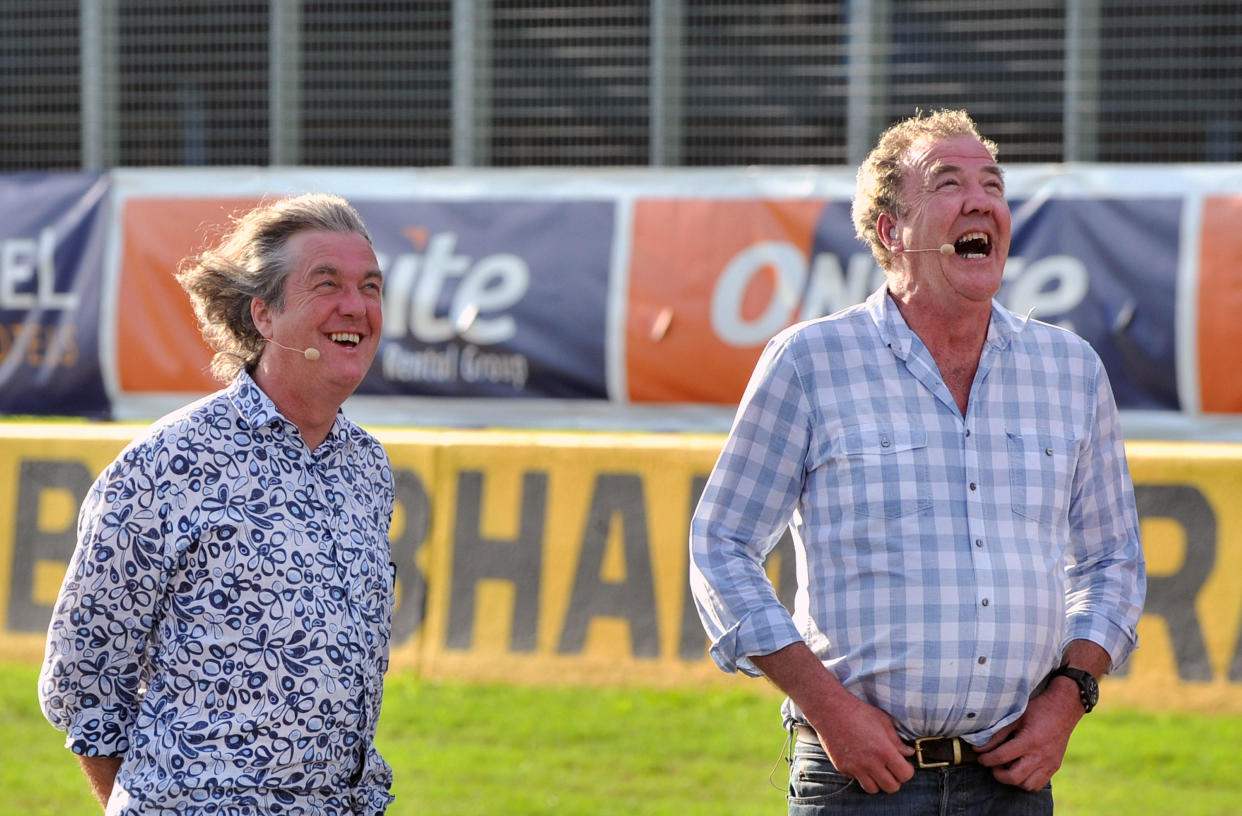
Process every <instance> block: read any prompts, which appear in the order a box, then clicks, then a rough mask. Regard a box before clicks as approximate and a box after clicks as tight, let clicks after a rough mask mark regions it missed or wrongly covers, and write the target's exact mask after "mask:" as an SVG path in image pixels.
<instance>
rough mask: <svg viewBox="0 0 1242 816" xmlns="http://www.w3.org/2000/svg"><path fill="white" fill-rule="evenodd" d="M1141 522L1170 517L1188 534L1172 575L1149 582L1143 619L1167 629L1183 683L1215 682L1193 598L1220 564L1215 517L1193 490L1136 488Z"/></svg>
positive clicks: (1149, 577) (1197, 490)
mask: <svg viewBox="0 0 1242 816" xmlns="http://www.w3.org/2000/svg"><path fill="white" fill-rule="evenodd" d="M1134 501H1135V504H1136V505H1137V506H1138V514H1139V518H1140V519H1143V518H1151V517H1157V518H1167V519H1172V520H1173V521H1175V522H1177V523H1178V524H1180V525H1181V526H1182V529H1183V530H1185V533H1186V559H1185V561H1184V562H1183V563H1182V568H1181V569H1179V570H1178V571H1177V572H1175V573H1173V574H1172V575H1160V576H1156V577H1152V576H1150V575H1149V576H1148V577H1147V604H1146V606H1145V607H1144V609H1143V614H1145V615H1159V616H1160V617H1162V618H1164V620H1165V623H1167V624H1168V627H1169V636H1170V638H1171V639H1172V641H1173V655H1174V658H1175V659H1176V660H1177V674H1178V676H1179V677H1181V678H1182V679H1183V680H1203V681H1207V680H1211V679H1212V666H1211V663H1209V661H1208V656H1207V648H1206V646H1205V645H1204V641H1203V627H1202V626H1200V624H1199V617H1198V615H1197V613H1196V612H1195V599H1196V598H1198V597H1199V591H1200V590H1202V589H1203V584H1204V583H1205V582H1206V581H1207V579H1208V576H1209V575H1211V574H1212V568H1213V567H1214V566H1215V565H1216V513H1214V512H1213V511H1212V505H1210V504H1208V501H1207V499H1206V498H1205V497H1204V495H1203V494H1202V493H1201V492H1199V489H1198V488H1197V487H1194V486H1193V485H1135V486H1134Z"/></svg>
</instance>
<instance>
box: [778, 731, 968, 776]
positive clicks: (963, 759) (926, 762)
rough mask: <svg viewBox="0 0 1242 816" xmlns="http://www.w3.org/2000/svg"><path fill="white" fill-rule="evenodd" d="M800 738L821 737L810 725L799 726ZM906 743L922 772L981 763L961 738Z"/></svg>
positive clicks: (926, 739) (940, 738)
mask: <svg viewBox="0 0 1242 816" xmlns="http://www.w3.org/2000/svg"><path fill="white" fill-rule="evenodd" d="M798 737H799V739H802V740H803V741H805V742H816V743H818V742H819V735H818V734H816V733H815V729H813V728H811V726H809V725H799V726H798ZM904 742H905V743H906V745H909V746H910V747H911V748H913V749H914V756H912V757H910V758H909V759H910V764H912V765H913V766H914V767H916V768H919V769H920V770H925V769H927V768H952V767H954V766H957V765H973V764H976V763H978V762H979V752H978V751H976V750H975V747H974V746H973V745H971V744H970V743H969V742H967V741H966V740H964V739H962V738H961V737H919V738H918V739H916V740H913V741H904Z"/></svg>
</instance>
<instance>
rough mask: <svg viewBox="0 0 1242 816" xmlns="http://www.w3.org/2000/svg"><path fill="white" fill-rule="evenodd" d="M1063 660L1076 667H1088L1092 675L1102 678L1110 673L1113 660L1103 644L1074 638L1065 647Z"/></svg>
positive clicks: (1066, 663)
mask: <svg viewBox="0 0 1242 816" xmlns="http://www.w3.org/2000/svg"><path fill="white" fill-rule="evenodd" d="M1061 662H1062V663H1064V664H1065V665H1067V666H1073V667H1074V668H1076V669H1086V670H1087V671H1089V672H1091V676H1092V677H1094V678H1095V679H1097V680H1098V679H1100V678H1101V677H1103V676H1104V675H1106V674H1108V670H1109V668H1111V667H1112V664H1113V661H1112V658H1111V657H1109V655H1108V652H1106V651H1105V650H1104V648H1103V647H1102V646H1100V645H1099V644H1098V643H1095V642H1093V641H1090V640H1074V641H1070V644H1069V645H1068V646H1066V647H1065V654H1063V655H1061Z"/></svg>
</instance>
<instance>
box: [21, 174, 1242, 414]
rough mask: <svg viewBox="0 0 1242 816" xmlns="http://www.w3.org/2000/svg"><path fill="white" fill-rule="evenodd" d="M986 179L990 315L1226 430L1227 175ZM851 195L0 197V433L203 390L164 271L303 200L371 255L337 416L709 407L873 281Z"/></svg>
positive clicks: (37, 188)
mask: <svg viewBox="0 0 1242 816" xmlns="http://www.w3.org/2000/svg"><path fill="white" fill-rule="evenodd" d="M1007 182H1008V189H1009V196H1010V199H1009V201H1010V206H1011V208H1012V211H1013V239H1012V244H1011V251H1010V256H1009V259H1008V263H1007V265H1006V269H1005V276H1004V281H1003V283H1002V286H1001V290H1000V292H999V294H998V300H999V301H1000V303H1001V304H1002V305H1004V306H1005V307H1007V308H1009V309H1011V310H1013V311H1015V312H1018V313H1020V314H1023V315H1026V314H1030V315H1031V316H1033V317H1034V318H1037V319H1041V320H1045V321H1049V322H1053V323H1057V324H1059V325H1062V326H1064V327H1066V328H1068V329H1071V330H1073V331H1075V332H1077V333H1078V334H1080V335H1082V336H1083V337H1084V338H1086V339H1087V340H1088V341H1089V342H1090V343H1091V344H1092V346H1093V347H1094V348H1095V349H1096V350H1097V351H1098V352H1099V354H1100V356H1101V358H1102V359H1103V360H1104V364H1105V367H1106V368H1107V370H1108V374H1109V378H1110V381H1111V384H1112V387H1113V390H1114V393H1115V395H1116V398H1117V402H1118V405H1119V406H1120V407H1121V409H1122V410H1123V411H1137V410H1142V411H1145V412H1156V413H1162V414H1165V415H1172V416H1177V415H1185V416H1186V417H1189V418H1190V419H1191V420H1192V421H1193V420H1194V419H1195V418H1196V417H1198V416H1200V415H1201V414H1203V413H1210V414H1242V385H1240V384H1239V382H1240V380H1239V378H1238V377H1237V376H1235V372H1236V371H1238V370H1239V369H1240V368H1242V357H1240V356H1239V355H1242V329H1240V328H1239V326H1242V323H1240V322H1239V321H1238V320H1236V319H1235V315H1236V314H1238V312H1239V309H1240V308H1242V274H1239V272H1238V269H1239V268H1240V266H1239V261H1240V260H1242V233H1238V231H1236V230H1234V229H1232V225H1233V224H1234V223H1235V222H1236V221H1237V219H1238V217H1239V216H1240V215H1242V198H1239V196H1238V195H1237V194H1236V192H1233V191H1235V190H1236V189H1238V188H1240V187H1242V169H1238V168H1233V167H1228V168H1224V169H1217V168H1206V167H1205V168H1191V169H1187V168H1185V167H1165V168H1159V167H1156V168H1142V169H1136V168H1114V167H1108V166H1075V167H1067V168H1041V167H1026V168H1024V167H1015V168H1010V169H1009V170H1008V173H1007ZM852 187H853V180H852V174H851V173H850V172H848V171H847V170H845V169H844V168H837V169H834V168H828V169H823V170H816V169H801V170H776V169H773V170H769V171H763V172H758V173H756V172H751V171H745V170H736V171H730V170H720V171H702V172H695V171H689V170H668V171H661V172H660V173H659V174H652V173H644V172H639V171H634V172H632V173H631V172H610V173H591V172H589V171H571V170H565V171H538V172H534V171H532V172H523V173H505V172H502V171H483V170H480V171H452V172H445V173H434V172H424V171H400V170H394V171H391V172H390V171H371V170H357V171H331V170H312V169H308V170H290V169H266V170H252V171H244V172H243V171H241V170H232V171H229V170H223V171H219V172H208V173H203V172H194V171H189V170H159V171H156V170H150V171H140V170H117V171H113V172H111V173H109V174H106V175H103V176H90V175H79V174H68V175H57V174H42V175H35V176H30V175H22V176H0V215H3V216H4V217H3V218H0V223H4V224H6V225H8V226H7V227H6V228H5V229H4V230H0V411H3V412H8V413H31V414H70V415H80V416H95V417H99V416H109V415H112V416H120V417H138V416H141V417H150V416H154V415H157V414H159V413H162V412H163V410H165V409H166V408H167V406H168V405H169V404H173V403H175V402H176V401H182V400H183V398H185V397H188V396H193V395H198V394H203V393H206V392H207V391H209V390H211V389H212V388H214V387H215V383H213V382H212V380H211V379H210V377H209V376H208V373H207V369H208V364H209V361H210V354H209V352H208V350H207V349H206V347H205V346H204V344H203V341H202V339H201V337H200V335H199V332H198V329H197V326H196V325H195V321H194V317H193V314H192V312H191V309H190V306H189V304H188V302H187V299H186V296H185V294H184V293H183V292H182V291H181V290H180V287H179V286H178V285H177V284H176V282H175V279H174V277H173V273H174V272H175V271H176V269H177V266H178V264H179V263H180V262H181V260H182V259H183V258H185V257H186V256H189V255H192V254H194V253H195V252H197V251H199V250H201V249H203V248H204V247H205V246H207V245H209V244H210V243H211V241H212V240H213V239H215V238H217V237H219V236H220V235H221V234H222V232H223V231H224V230H225V229H227V228H228V226H229V223H230V219H231V218H232V217H233V216H235V215H237V214H240V213H241V212H244V211H245V210H246V209H248V208H250V207H251V206H253V205H254V204H256V203H259V202H261V201H264V200H270V199H272V198H273V197H275V196H278V195H284V194H288V193H295V192H302V191H310V190H326V191H331V192H337V193H340V194H342V195H344V196H346V197H347V198H349V199H350V201H352V202H353V203H354V204H355V206H357V208H358V209H359V211H360V212H361V213H362V215H363V217H364V220H365V221H366V222H367V224H368V226H369V228H370V231H371V233H372V237H373V240H374V245H375V250H376V255H377V257H378V259H379V261H380V265H381V267H382V268H383V270H384V273H385V277H386V282H385V294H384V298H385V302H384V312H385V320H384V322H385V327H384V335H383V338H382V341H381V344H380V348H379V352H378V354H377V356H376V361H375V364H374V366H373V367H372V370H371V372H370V373H369V375H368V376H367V378H366V380H365V381H364V382H363V384H362V386H361V388H360V389H359V394H361V395H364V396H365V397H367V398H368V399H369V400H371V401H370V402H369V403H368V405H369V406H372V407H374V406H385V407H386V408H387V409H388V410H386V411H384V409H383V408H380V409H377V410H379V411H382V412H383V413H385V415H386V416H387V417H391V416H392V415H393V410H391V409H392V408H393V406H398V410H404V409H403V408H400V406H401V405H402V402H401V401H402V400H404V399H405V398H409V397H415V398H425V397H451V398H472V399H476V398H481V397H482V398H489V399H510V398H521V399H523V400H524V401H525V402H539V401H545V402H549V403H551V401H556V404H559V403H560V402H561V401H564V400H585V401H593V402H600V403H611V404H612V405H616V406H624V405H627V404H631V403H647V404H673V403H685V404H706V405H716V406H722V407H723V406H731V405H733V404H735V403H736V401H737V399H738V397H739V396H740V394H741V392H742V390H743V388H744V386H745V383H746V380H747V377H748V375H749V372H750V370H751V367H752V365H753V363H754V361H755V360H756V359H757V358H758V355H759V353H760V352H761V350H762V348H763V345H764V344H765V342H766V341H767V339H768V338H770V337H771V336H772V335H773V334H775V333H776V332H778V331H780V330H781V329H783V328H785V327H786V326H789V325H791V324H793V323H795V322H798V321H802V320H808V319H812V318H816V317H819V316H821V315H825V314H829V313H831V312H833V311H836V310H838V309H841V308H845V307H847V306H850V305H852V304H855V303H858V302H860V301H861V300H862V299H863V298H865V297H866V296H867V294H869V293H870V292H871V291H873V290H874V289H875V288H876V287H877V286H879V285H880V283H881V282H882V280H883V275H882V273H881V272H880V270H879V269H878V267H877V266H876V264H875V261H874V260H873V259H872V257H871V254H870V252H869V250H868V249H867V248H866V247H864V246H863V245H862V244H861V243H859V241H858V240H857V239H856V238H855V237H854V234H853V232H854V231H853V226H852V223H851V218H850V195H851V191H852ZM687 191H693V193H694V194H693V195H689V194H687ZM362 410H363V412H364V413H361V414H358V416H359V418H360V419H363V420H366V419H367V418H368V416H367V415H366V413H365V411H366V410H368V409H367V408H366V407H364V408H363V409H362ZM377 416H378V413H377Z"/></svg>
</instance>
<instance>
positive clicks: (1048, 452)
mask: <svg viewBox="0 0 1242 816" xmlns="http://www.w3.org/2000/svg"><path fill="white" fill-rule="evenodd" d="M1044 453H1045V454H1047V455H1048V456H1051V455H1052V448H1044Z"/></svg>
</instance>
